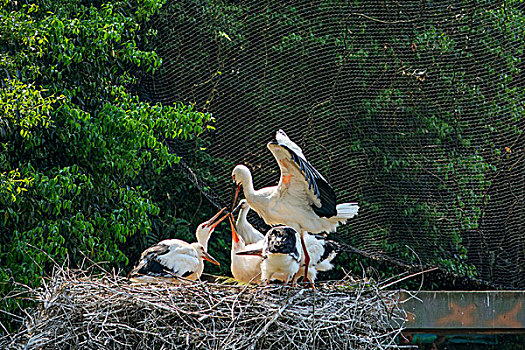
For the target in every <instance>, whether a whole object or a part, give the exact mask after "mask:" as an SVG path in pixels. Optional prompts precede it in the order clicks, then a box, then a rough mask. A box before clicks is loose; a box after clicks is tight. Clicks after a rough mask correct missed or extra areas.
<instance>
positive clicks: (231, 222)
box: [228, 214, 239, 243]
mask: <svg viewBox="0 0 525 350" xmlns="http://www.w3.org/2000/svg"><path fill="white" fill-rule="evenodd" d="M228 219H230V226H231V228H232V241H233V242H234V243H237V242H239V236H238V235H237V230H236V229H235V222H234V221H233V215H231V214H230V216H229V217H228Z"/></svg>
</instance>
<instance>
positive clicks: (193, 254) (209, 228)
mask: <svg viewBox="0 0 525 350" xmlns="http://www.w3.org/2000/svg"><path fill="white" fill-rule="evenodd" d="M225 209H226V208H223V209H222V210H221V211H220V212H218V213H217V214H216V215H214V216H213V217H212V218H211V219H210V220H207V221H205V222H203V223H202V224H200V225H199V226H198V227H197V230H196V232H195V236H196V237H197V242H196V243H191V244H190V243H187V242H185V241H182V240H180V239H166V240H163V241H161V242H159V243H157V244H156V245H154V246H151V247H149V248H148V249H146V250H145V251H144V252H142V254H141V256H140V259H139V262H138V264H137V266H136V267H135V268H134V269H133V270H131V271H130V273H129V274H128V278H131V279H135V280H150V279H152V278H151V277H153V279H154V278H155V277H184V278H186V279H190V280H196V279H199V278H200V276H201V275H202V272H203V270H204V262H203V259H204V260H208V261H209V262H211V263H213V264H215V265H219V262H218V261H217V260H215V258H213V257H212V256H211V255H210V254H208V252H207V250H208V249H207V248H208V240H209V238H210V236H211V234H212V232H213V231H214V230H215V228H216V227H217V225H218V224H219V223H221V222H222V221H223V220H224V219H226V217H228V216H229V215H230V214H229V213H228V214H226V215H224V216H223V217H222V218H220V219H218V218H219V216H220V215H221V213H222V212H223V211H224V210H225ZM217 219H218V220H217Z"/></svg>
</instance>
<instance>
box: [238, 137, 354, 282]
mask: <svg viewBox="0 0 525 350" xmlns="http://www.w3.org/2000/svg"><path fill="white" fill-rule="evenodd" d="M267 146H268V149H269V150H270V151H271V152H272V154H273V156H274V157H275V159H276V160H277V163H278V164H279V168H280V170H281V177H280V180H279V183H278V185H277V186H272V187H265V188H262V189H259V190H255V189H254V186H253V180H252V174H251V172H250V170H249V169H248V168H247V167H246V166H244V165H237V166H236V167H235V168H234V169H233V172H232V178H233V181H234V182H235V183H236V184H237V185H239V187H238V188H237V191H239V188H240V186H241V185H242V187H243V192H244V197H245V198H246V200H247V202H248V204H249V205H250V207H251V208H252V209H253V210H255V211H256V212H257V214H259V216H261V217H262V218H263V220H264V221H265V222H266V223H267V224H268V225H287V226H290V227H293V228H295V229H296V230H297V231H298V232H299V233H300V235H301V245H302V248H303V251H304V254H305V265H306V266H309V264H310V256H309V254H308V251H307V249H306V246H305V243H304V235H305V234H306V232H310V233H321V232H333V231H335V229H336V228H337V226H339V224H341V223H345V222H346V221H347V220H348V219H350V218H352V217H354V216H355V215H356V214H357V212H358V210H359V206H358V205H357V203H343V204H336V196H335V192H334V190H333V188H332V186H330V184H329V183H328V181H326V179H325V178H324V177H323V176H322V175H321V174H320V173H319V172H318V171H317V170H316V169H315V168H314V167H313V166H312V165H311V164H310V163H309V162H308V161H307V160H306V157H305V156H304V154H303V151H302V150H301V148H300V147H299V146H297V145H296V144H295V143H294V142H292V140H290V139H289V138H288V136H286V134H285V133H284V131H282V130H279V131H277V133H276V135H275V140H274V141H271V142H269V143H268V145H267ZM307 271H308V269H305V276H304V278H305V280H306V279H307V276H306V273H307Z"/></svg>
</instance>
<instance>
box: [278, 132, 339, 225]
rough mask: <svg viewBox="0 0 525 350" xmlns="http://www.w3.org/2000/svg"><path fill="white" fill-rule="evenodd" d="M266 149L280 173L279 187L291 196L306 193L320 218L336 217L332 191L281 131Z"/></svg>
mask: <svg viewBox="0 0 525 350" xmlns="http://www.w3.org/2000/svg"><path fill="white" fill-rule="evenodd" d="M268 148H269V149H270V151H271V152H272V154H273V156H274V157H275V159H276V160H277V163H278V164H279V168H280V169H281V178H280V181H279V186H280V187H282V188H286V189H287V190H289V191H290V192H291V193H292V194H294V195H300V192H301V191H303V192H304V193H306V196H307V197H308V199H309V200H310V202H311V205H312V208H313V210H314V212H315V213H316V214H317V215H319V216H320V217H332V216H336V215H337V209H336V196H335V192H334V189H333V188H332V186H330V184H329V183H328V181H326V179H325V178H324V177H323V176H322V175H321V174H320V173H319V172H318V171H317V170H316V169H315V168H314V167H313V166H312V164H310V162H308V161H307V160H306V158H305V156H304V154H303V152H302V150H301V148H300V147H299V146H297V145H296V144H295V143H294V142H292V141H291V140H290V139H289V138H288V136H286V134H285V133H284V131H282V130H279V131H278V132H277V134H276V140H275V141H272V142H270V143H268Z"/></svg>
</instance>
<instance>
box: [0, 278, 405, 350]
mask: <svg viewBox="0 0 525 350" xmlns="http://www.w3.org/2000/svg"><path fill="white" fill-rule="evenodd" d="M29 292H30V298H31V299H32V300H34V301H36V303H37V306H36V307H35V308H33V309H32V310H31V311H29V312H27V316H26V319H25V322H24V325H23V327H21V328H20V329H19V330H18V331H17V332H16V333H13V334H10V335H7V336H4V337H3V338H0V348H2V349H27V348H30V349H193V348H198V349H282V350H284V349H391V348H401V347H402V346H398V345H396V337H397V336H399V335H400V333H401V331H402V329H403V324H404V321H405V319H406V315H405V313H404V311H403V310H402V309H400V308H399V307H398V303H397V300H396V297H397V293H396V292H393V291H386V290H382V289H381V288H380V287H379V286H378V285H377V284H376V283H374V282H373V281H371V280H368V279H362V280H359V281H354V280H351V279H347V280H343V281H332V282H323V283H318V284H316V289H315V290H312V289H311V288H305V287H303V286H299V287H289V286H281V285H268V286H253V285H239V284H235V283H227V279H224V280H222V282H217V281H215V282H209V281H196V282H183V283H178V284H176V283H170V282H166V281H159V282H153V283H133V282H130V281H129V280H127V279H126V278H124V277H121V276H119V275H118V274H116V273H110V272H107V271H106V272H104V273H96V274H94V273H93V270H87V271H86V270H85V271H79V270H69V269H66V268H58V269H56V271H55V272H54V273H53V275H52V277H50V278H49V279H46V280H45V283H44V284H43V286H42V287H41V288H39V289H37V290H31V291H29Z"/></svg>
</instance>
